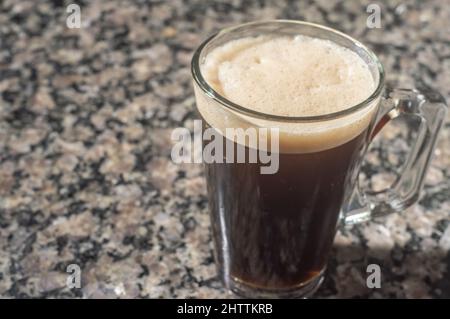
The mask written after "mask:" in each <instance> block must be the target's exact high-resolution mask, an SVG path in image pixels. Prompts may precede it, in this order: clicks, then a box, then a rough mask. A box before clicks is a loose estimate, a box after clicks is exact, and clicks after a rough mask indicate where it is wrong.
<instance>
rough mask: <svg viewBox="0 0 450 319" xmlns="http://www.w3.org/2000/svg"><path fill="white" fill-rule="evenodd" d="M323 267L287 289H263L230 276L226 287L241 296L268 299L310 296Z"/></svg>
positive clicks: (315, 287)
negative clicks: (314, 275)
mask: <svg viewBox="0 0 450 319" xmlns="http://www.w3.org/2000/svg"><path fill="white" fill-rule="evenodd" d="M324 273H325V269H324V270H322V271H321V272H320V273H319V274H318V275H317V276H316V277H314V278H312V279H310V280H309V281H307V282H305V283H302V284H301V285H298V286H295V287H292V288H289V289H264V288H260V287H255V286H253V285H249V284H247V283H245V282H243V281H241V280H239V279H237V278H234V277H231V278H230V280H229V281H228V282H227V285H226V286H227V288H228V289H230V290H231V291H232V292H234V293H235V294H237V295H238V296H240V297H243V298H268V299H275V298H281V299H299V298H308V297H311V296H312V295H313V294H314V293H315V292H316V291H317V289H318V288H319V287H320V285H321V284H322V282H323V279H324Z"/></svg>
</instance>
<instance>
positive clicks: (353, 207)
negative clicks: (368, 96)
mask: <svg viewBox="0 0 450 319" xmlns="http://www.w3.org/2000/svg"><path fill="white" fill-rule="evenodd" d="M385 96H386V98H385V99H384V100H382V102H381V110H380V111H381V112H380V116H379V117H378V118H377V121H376V124H375V129H374V131H373V134H372V137H373V136H374V135H376V134H377V133H378V132H379V131H380V130H381V128H382V127H383V126H384V125H385V124H386V123H388V122H389V121H390V120H392V119H394V118H396V117H398V116H399V115H400V114H403V115H406V116H413V117H418V118H419V119H420V127H419V131H418V132H417V138H416V141H415V143H414V144H413V145H412V147H411V150H410V152H409V155H408V157H407V160H406V163H405V165H404V167H403V170H402V172H401V174H400V175H399V177H398V178H397V179H396V180H395V181H394V183H393V184H392V185H391V187H389V188H388V189H385V190H383V191H380V192H363V191H361V189H360V188H359V185H358V183H356V185H357V186H356V187H355V189H354V190H353V193H352V195H351V196H350V198H349V200H348V201H347V203H346V204H345V205H344V206H343V209H342V222H343V224H344V225H352V224H356V223H360V222H363V221H367V220H369V219H372V218H374V217H378V216H383V215H387V214H390V213H394V212H399V211H403V210H405V209H406V208H408V207H409V206H411V205H413V204H414V203H415V202H417V200H418V199H419V195H420V191H421V188H422V185H423V181H424V178H425V174H426V171H427V168H428V164H429V163H430V158H431V156H432V154H433V150H434V146H435V144H436V140H437V136H438V134H439V130H440V128H441V127H442V124H443V123H444V120H445V116H446V113H447V106H446V103H445V100H444V98H443V97H442V96H441V95H439V94H438V93H435V92H419V91H417V90H407V89H393V90H389V91H388V92H387V94H385ZM375 195H376V196H375Z"/></svg>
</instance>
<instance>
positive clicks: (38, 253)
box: [0, 0, 450, 298]
mask: <svg viewBox="0 0 450 319" xmlns="http://www.w3.org/2000/svg"><path fill="white" fill-rule="evenodd" d="M68 3H69V2H65V1H56V0H54V1H19V0H17V1H11V0H5V1H2V2H0V105H1V108H0V296H1V297H6V298H11V297H83V298H93V297H102V298H103V297H108V298H117V297H120V298H135V297H150V298H156V297H178V298H184V297H197V298H200V297H208V298H213V297H233V296H232V295H230V294H229V293H228V292H226V291H225V290H224V289H223V288H222V285H221V283H220V282H219V280H218V279H217V278H216V272H215V266H214V262H213V254H212V243H211V234H210V229H209V217H208V211H207V201H206V197H205V192H206V191H205V185H204V176H203V172H202V167H201V166H200V165H195V164H185V165H176V164H174V163H173V162H172V161H171V159H170V150H171V145H172V142H171V139H170V134H171V131H172V129H173V128H175V127H180V126H185V127H188V128H190V127H192V121H193V119H194V118H195V116H196V115H195V109H194V106H195V102H194V98H193V92H192V85H191V78H190V70H189V63H190V58H191V55H192V52H193V50H194V49H195V48H196V47H197V46H198V45H199V44H200V43H201V41H202V40H203V39H205V38H206V37H207V36H208V35H210V34H212V33H213V32H214V31H216V30H218V29H220V28H223V27H225V26H229V25H233V24H236V23H240V22H244V21H251V20H261V19H272V18H290V19H302V20H307V21H310V22H317V23H321V24H325V25H328V26H331V27H335V28H337V29H339V30H342V31H344V32H346V33H348V34H350V35H352V36H355V37H356V38H358V39H360V40H361V41H363V42H364V43H366V44H367V45H368V46H369V47H370V48H372V49H373V50H374V51H375V52H376V53H377V54H378V55H379V57H380V59H381V61H382V62H383V64H384V66H385V69H386V73H387V84H388V85H395V86H397V85H398V86H402V87H410V88H411V87H417V88H420V89H427V88H432V89H435V90H438V91H440V92H441V93H442V94H443V95H444V97H445V98H446V99H447V101H448V100H449V98H450V32H449V30H450V8H449V6H448V5H447V4H446V2H445V1H440V0H431V1H419V0H417V1H386V2H383V3H385V4H383V5H382V7H381V24H382V28H381V29H368V28H367V27H366V19H367V16H368V13H366V7H367V4H369V3H370V2H368V1H362V2H361V1H345V2H344V1H339V2H336V1H328V0H322V1H315V2H313V1H299V2H296V1H290V2H289V4H286V3H284V2H282V1H250V2H249V1H241V0H233V1H230V2H229V4H224V3H216V2H215V1H195V0H188V1H183V2H182V1H175V0H174V1H157V2H149V3H148V4H146V3H145V2H144V1H122V2H120V1H82V2H81V1H80V2H79V3H80V5H81V22H82V28H81V29H69V28H67V26H66V23H65V20H66V17H67V15H68V14H67V13H66V5H67V4H68ZM394 124H395V123H394ZM400 124H401V123H400ZM406 133H407V131H406V130H405V129H404V128H403V127H402V126H395V125H390V126H389V127H387V128H386V129H385V130H383V131H382V133H381V134H380V136H379V137H377V139H376V141H375V143H374V145H373V147H372V148H371V151H370V153H369V154H368V160H367V163H366V164H365V166H364V174H362V175H363V176H361V178H362V180H365V182H364V181H363V182H362V183H363V184H369V186H372V187H375V188H380V187H382V186H383V185H387V184H386V183H387V182H389V181H391V180H392V179H393V175H392V171H393V170H394V169H395V167H396V166H397V165H399V164H401V163H402V162H403V158H404V155H405V150H406V149H407V148H408V144H409V142H405V140H404V139H402V136H405V135H407V134H406ZM449 143H450V122H449V121H448V119H447V124H446V126H445V128H444V130H443V131H442V134H441V136H440V139H439V141H438V146H437V149H436V151H435V154H434V160H433V162H432V164H431V167H430V170H429V172H428V175H427V178H426V184H425V187H424V190H423V193H422V198H421V200H420V202H419V204H417V205H416V206H414V207H412V208H410V209H408V210H407V211H405V212H402V213H400V214H397V215H392V216H388V217H385V218H380V219H379V220H376V221H373V222H369V223H367V224H363V225H358V226H355V227H353V228H350V229H347V230H341V231H339V232H338V235H337V237H336V243H335V248H334V251H333V255H332V257H331V260H330V264H329V269H328V273H327V279H326V281H325V283H324V285H323V286H322V288H321V289H320V290H319V291H318V293H317V294H316V296H317V297H330V298H344V297H359V298H366V297H370V298H395V297H406V298H450V254H449V249H450V200H449V198H450V181H449V176H450V147H449V146H450V145H449ZM369 176H371V179H370V180H369V181H367V177H369ZM371 263H376V264H379V265H380V266H381V269H382V287H381V288H380V289H373V290H372V289H368V288H367V287H366V283H365V282H366V276H367V273H366V267H367V265H368V264H371ZM69 264H77V265H79V266H80V268H81V273H82V282H81V284H82V285H81V288H80V289H76V288H74V289H69V288H68V287H67V286H66V279H67V276H68V274H67V273H66V267H67V266H68V265H69Z"/></svg>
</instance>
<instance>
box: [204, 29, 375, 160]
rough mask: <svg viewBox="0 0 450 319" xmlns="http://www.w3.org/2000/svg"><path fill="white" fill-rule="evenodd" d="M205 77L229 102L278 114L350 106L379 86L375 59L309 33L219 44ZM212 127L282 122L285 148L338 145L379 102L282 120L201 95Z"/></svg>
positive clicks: (207, 63)
mask: <svg viewBox="0 0 450 319" xmlns="http://www.w3.org/2000/svg"><path fill="white" fill-rule="evenodd" d="M201 71H202V74H203V76H204V78H205V80H206V81H207V82H208V83H209V84H210V85H211V86H212V87H213V88H214V90H215V91H217V92H218V93H219V94H221V95H223V96H224V97H225V98H227V99H228V100H230V101H232V102H234V103H236V104H239V105H241V106H243V107H245V108H249V109H253V110H255V111H259V112H262V113H266V114H271V115H283V116H317V115H324V114H330V113H334V112H337V111H342V110H345V109H347V108H350V107H352V106H354V105H356V104H358V103H360V102H362V101H364V100H365V99H367V98H368V97H369V96H370V95H371V93H372V92H373V91H374V90H375V86H376V83H375V81H374V79H373V77H372V74H371V72H370V69H369V67H368V65H367V64H366V63H365V62H364V61H363V60H362V58H361V57H359V56H358V55H357V54H356V53H354V52H353V51H351V50H349V49H347V48H344V47H341V46H339V45H337V44H335V43H333V42H331V41H328V40H322V39H317V38H310V37H306V36H300V35H299V36H295V37H278V38H269V37H264V36H261V37H254V38H242V39H239V40H234V41H230V42H228V43H226V44H224V45H223V46H221V47H218V48H216V49H214V50H212V51H211V52H210V53H209V54H208V55H207V56H206V58H205V61H204V63H203V64H202V66H201ZM197 100H198V101H197V104H198V108H199V111H200V113H201V114H202V116H203V117H204V119H205V120H206V121H207V122H209V124H210V125H211V126H213V127H217V128H219V129H224V128H226V127H243V126H244V127H251V126H256V127H278V128H279V129H280V146H281V148H282V150H284V151H293V152H310V151H317V150H323V149H327V148H330V147H333V146H337V145H340V144H343V143H345V142H346V141H348V140H350V139H351V138H352V137H355V136H356V135H357V134H359V133H360V132H361V131H362V130H363V129H364V128H366V127H367V126H368V125H369V123H370V119H371V115H372V114H373V110H374V108H375V107H367V108H365V109H363V110H361V111H358V112H356V113H353V114H351V115H349V116H345V117H342V118H339V119H337V120H330V121H320V122H317V123H280V122H278V123H277V122H271V121H266V120H260V119H254V118H251V117H248V116H242V115H241V114H237V113H235V112H232V111H229V110H225V109H223V107H220V106H217V105H215V106H214V105H212V104H211V102H210V101H208V100H207V99H202V98H201V97H200V98H199V94H197Z"/></svg>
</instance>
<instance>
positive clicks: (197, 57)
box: [191, 19, 384, 122]
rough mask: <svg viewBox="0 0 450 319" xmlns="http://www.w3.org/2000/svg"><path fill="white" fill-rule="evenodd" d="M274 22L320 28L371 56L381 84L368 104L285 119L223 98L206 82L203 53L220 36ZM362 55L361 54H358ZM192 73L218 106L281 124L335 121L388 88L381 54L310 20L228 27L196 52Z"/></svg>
mask: <svg viewBox="0 0 450 319" xmlns="http://www.w3.org/2000/svg"><path fill="white" fill-rule="evenodd" d="M273 23H279V24H291V25H297V26H308V27H312V28H315V29H319V30H321V31H325V32H328V33H333V34H334V35H337V36H339V37H341V38H343V39H345V40H349V41H351V42H352V44H353V45H355V46H357V47H358V48H360V49H362V50H363V51H364V52H365V54H367V56H369V57H370V59H371V62H372V63H374V64H375V65H376V67H377V70H378V83H377V86H376V89H375V90H374V91H373V92H372V94H371V95H370V96H369V97H368V98H367V99H365V100H364V101H362V102H360V103H358V104H356V105H353V106H351V107H349V108H346V109H344V110H342V111H338V112H333V113H328V114H323V115H315V116H283V115H275V114H269V113H263V112H259V111H255V110H253V109H250V108H247V107H244V106H242V105H239V104H236V103H234V102H232V101H230V100H228V99H227V98H226V97H224V96H223V95H221V94H219V93H218V92H217V91H216V90H214V89H213V88H212V87H211V86H210V85H209V84H208V83H207V82H206V80H205V78H204V77H203V75H202V72H201V70H200V58H201V53H202V51H203V49H204V48H205V47H206V46H207V45H208V44H209V43H210V42H211V41H213V40H214V39H216V38H217V37H219V36H222V35H225V34H227V33H230V32H233V31H237V30H239V29H241V28H248V27H253V26H260V25H266V24H273ZM352 51H353V52H355V50H352ZM355 53H357V54H358V52H355ZM191 73H192V77H193V79H194V81H195V83H196V84H197V85H198V86H199V88H200V89H201V90H202V91H203V92H204V93H205V94H206V95H207V96H208V97H209V98H211V99H213V100H214V101H216V102H217V103H219V104H221V105H222V106H224V107H226V108H228V109H231V110H232V111H235V112H238V113H241V114H244V115H247V116H250V117H253V118H258V119H263V120H270V121H278V122H318V121H329V120H333V119H337V118H340V117H343V116H346V115H350V114H352V113H354V112H357V111H359V110H361V109H363V108H365V107H366V106H368V105H371V103H372V102H373V101H375V100H376V99H378V97H379V96H380V95H381V92H382V91H383V87H384V69H383V65H382V64H381V62H380V61H379V59H378V57H377V55H376V54H375V53H374V52H373V51H372V50H370V49H369V48H367V47H366V46H365V45H364V44H362V43H361V42H359V41H358V40H356V39H354V38H352V37H351V36H349V35H347V34H345V33H343V32H341V31H338V30H336V29H333V28H330V27H326V26H323V25H320V24H316V23H311V22H306V21H300V20H283V19H276V20H264V21H255V22H248V23H243V24H238V25H235V26H232V27H228V28H225V29H222V30H221V31H219V32H217V33H215V34H213V35H212V36H210V37H209V38H208V39H206V40H205V41H204V42H203V43H202V44H201V45H200V46H199V47H198V48H197V50H196V51H195V52H194V55H193V57H192V61H191Z"/></svg>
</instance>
